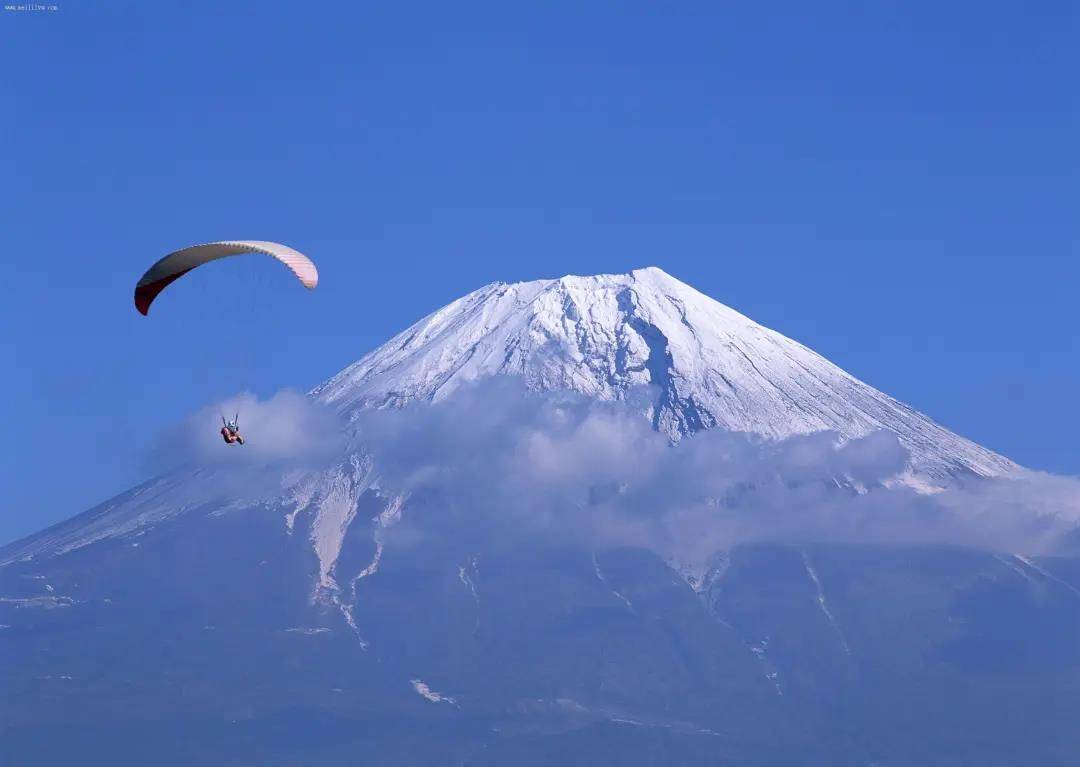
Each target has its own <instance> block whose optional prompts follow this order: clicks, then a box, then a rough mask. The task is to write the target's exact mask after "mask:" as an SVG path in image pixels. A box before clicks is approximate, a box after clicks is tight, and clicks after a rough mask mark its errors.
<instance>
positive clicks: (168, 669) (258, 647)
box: [0, 507, 1080, 765]
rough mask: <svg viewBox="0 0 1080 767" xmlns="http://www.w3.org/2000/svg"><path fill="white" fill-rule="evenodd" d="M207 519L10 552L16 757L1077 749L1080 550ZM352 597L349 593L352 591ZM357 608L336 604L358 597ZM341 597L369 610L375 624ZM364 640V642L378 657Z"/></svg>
mask: <svg viewBox="0 0 1080 767" xmlns="http://www.w3.org/2000/svg"><path fill="white" fill-rule="evenodd" d="M307 535H308V531H307V530H306V529H304V527H303V525H302V524H301V525H300V526H298V528H297V529H296V530H294V531H293V533H292V534H291V535H290V534H288V533H287V532H286V531H285V530H283V529H282V525H281V510H280V509H273V508H268V507H260V508H257V509H248V510H245V511H242V512H236V513H230V514H225V515H216V516H215V515H213V514H199V513H192V514H189V515H187V516H186V517H185V518H184V520H183V523H182V524H181V523H179V522H177V523H172V524H164V525H161V526H159V527H157V528H153V529H150V530H148V531H145V532H144V533H142V534H135V535H131V536H128V537H123V538H116V539H111V540H106V541H100V542H98V543H96V544H94V545H92V546H88V547H85V548H82V549H77V550H75V551H72V552H69V553H67V554H64V555H62V556H58V557H55V558H52V559H48V560H44V561H41V562H36V561H33V560H30V561H23V562H17V563H14V564H11V565H8V566H5V567H3V568H0V595H2V596H3V599H4V601H3V602H0V624H2V625H3V628H0V690H3V693H2V695H0V722H3V724H2V727H3V730H2V734H0V762H2V763H5V764H35V765H49V764H69V763H72V762H77V761H86V760H87V759H91V760H92V761H94V762H98V763H113V764H146V763H154V764H177V765H179V764H185V765H187V764H235V765H248V764H251V765H255V764H258V765H276V764H281V765H285V764H309V763H312V762H313V761H315V760H316V759H324V758H339V759H349V760H351V761H354V762H360V763H364V764H375V765H378V764H387V765H390V764H420V765H422V764H446V763H452V764H474V765H488V764H490V765H494V764H506V763H515V764H523V765H544V764H560V765H573V764H586V763H588V764H595V763H619V764H627V765H661V764H687V765H694V764H700V765H713V764H738V765H758V764H760V765H766V764H768V765H776V764H791V765H796V764H798V765H808V764H820V765H847V764H851V765H856V764H858V765H866V764H871V763H876V764H881V765H956V764H980V765H1013V764H1019V763H1024V764H1039V765H1059V764H1060V765H1066V764H1070V763H1072V757H1073V755H1075V753H1077V749H1078V748H1080V735H1078V734H1077V732H1076V729H1075V728H1074V727H1073V726H1072V723H1073V722H1074V721H1075V718H1076V716H1077V715H1078V714H1080V693H1078V692H1077V691H1078V690H1080V647H1078V646H1077V645H1076V643H1075V641H1073V640H1074V638H1075V636H1076V631H1077V627H1078V623H1080V591H1077V590H1076V589H1077V587H1078V586H1080V561H1077V560H1072V559H1056V560H1050V559H1042V560H1039V561H1038V562H1034V561H1029V560H1025V559H1021V558H1018V557H1012V556H1006V555H995V554H990V553H984V552H980V551H973V550H967V549H960V548H949V547H932V546H912V547H884V546H804V547H791V546H782V545H758V546H742V547H736V548H734V549H733V550H731V551H729V552H727V555H726V556H725V557H723V558H720V559H718V560H717V563H716V567H714V569H713V570H712V571H710V572H709V573H708V574H707V575H706V577H705V578H704V579H703V580H702V581H701V585H700V586H699V590H698V591H695V590H694V589H693V588H691V587H690V586H689V585H688V584H687V581H686V580H684V578H683V577H682V576H680V574H678V573H677V572H675V571H674V570H673V569H671V567H669V566H668V565H667V564H666V563H665V562H664V561H663V560H661V559H660V558H659V557H658V556H657V555H655V554H654V553H652V552H649V551H647V550H643V549H637V548H618V549H606V550H600V551H596V552H590V551H587V550H584V549H581V548H578V547H559V546H554V545H551V543H550V541H547V540H545V542H543V543H542V544H541V543H537V544H535V545H530V544H529V543H527V542H523V541H516V542H514V543H513V544H512V545H506V546H502V547H500V546H495V545H491V546H489V547H488V548H487V549H483V550H466V549H463V548H462V546H461V542H460V541H445V542H441V541H438V540H429V541H425V542H422V543H420V544H417V545H414V546H413V547H411V548H409V549H408V550H407V551H403V550H395V549H394V548H393V547H392V546H387V547H386V550H385V551H384V552H383V553H382V556H381V559H380V560H379V563H378V567H377V569H376V570H375V571H374V572H372V573H370V574H368V575H366V576H365V577H363V578H360V579H358V580H355V581H354V582H353V585H350V582H351V581H352V578H346V577H345V576H346V575H350V574H351V575H352V577H355V575H356V574H357V573H359V572H362V571H363V569H364V568H366V567H368V566H369V565H370V564H371V560H372V557H373V555H374V554H373V551H372V543H371V541H370V539H363V538H360V537H358V538H356V539H355V540H351V541H347V542H346V546H345V548H344V550H343V552H342V558H341V560H340V567H341V568H342V573H341V574H340V577H339V583H341V584H342V586H341V589H342V592H341V593H340V594H338V595H336V597H335V596H334V595H329V596H327V595H323V597H322V598H320V599H316V600H313V598H312V594H313V587H314V584H315V582H316V580H317V577H318V566H319V565H318V561H317V559H316V557H315V555H314V553H313V552H312V550H311V547H310V544H309V543H308V541H307ZM353 586H354V587H355V596H353V591H352V589H353ZM335 599H336V601H335ZM341 605H348V606H350V607H351V612H350V613H349V616H351V618H352V620H353V622H354V624H355V629H353V628H351V627H350V626H349V625H348V622H347V620H346V617H347V616H346V613H345V612H343V610H342V609H341ZM365 648H366V649H365Z"/></svg>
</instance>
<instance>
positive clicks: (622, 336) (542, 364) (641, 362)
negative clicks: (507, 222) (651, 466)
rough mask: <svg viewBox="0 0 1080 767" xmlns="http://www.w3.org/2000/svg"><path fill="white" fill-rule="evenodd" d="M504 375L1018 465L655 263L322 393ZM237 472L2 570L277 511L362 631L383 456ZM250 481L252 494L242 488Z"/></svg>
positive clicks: (674, 428)
mask: <svg viewBox="0 0 1080 767" xmlns="http://www.w3.org/2000/svg"><path fill="white" fill-rule="evenodd" d="M489 376H517V377H521V378H523V379H524V380H525V381H526V382H527V384H528V385H529V386H530V387H531V388H533V389H536V390H560V389H570V390H574V391H577V392H579V393H582V394H584V395H587V396H590V397H595V398H598V399H601V400H619V399H622V398H624V397H626V396H627V395H628V394H629V393H630V392H631V391H632V390H634V389H635V387H642V388H643V387H645V386H649V387H652V389H651V391H652V392H653V394H654V398H653V400H652V403H651V404H650V405H647V406H645V412H644V413H643V415H644V416H647V417H649V418H650V419H651V420H652V423H653V425H654V427H655V428H657V429H658V430H660V431H662V432H664V433H666V434H667V435H669V436H670V437H671V438H672V440H679V439H682V438H684V437H687V436H689V435H692V434H693V433H695V432H697V431H700V430H702V429H707V428H713V427H718V428H724V429H730V430H735V431H743V432H752V433H755V434H758V435H761V436H762V437H765V438H776V439H779V438H784V437H789V436H792V435H797V434H805V433H809V432H815V431H821V430H826V429H827V430H834V431H836V432H838V433H840V434H841V435H843V436H844V437H846V438H855V437H861V436H864V435H866V434H868V433H870V432H873V431H876V430H879V429H887V430H890V431H892V432H894V433H895V434H897V435H898V437H899V439H900V440H901V442H902V443H903V444H904V445H905V446H906V447H907V448H908V449H909V450H910V452H911V467H910V472H909V473H908V474H907V475H906V476H905V477H903V478H901V479H902V481H905V482H906V483H908V484H910V485H914V486H915V487H917V488H919V487H931V488H932V487H935V486H939V485H940V483H942V482H945V481H947V480H948V478H949V477H953V476H962V475H965V474H971V473H974V474H977V475H984V476H993V475H998V474H1005V473H1009V472H1012V471H1013V470H1015V469H1017V468H1018V467H1016V465H1015V464H1013V463H1012V462H1010V461H1009V460H1008V459H1006V458H1003V457H1001V456H999V455H996V454H995V453H992V452H990V451H989V450H986V449H984V448H982V447H980V446H978V445H976V444H974V443H972V442H970V441H968V440H966V439H963V438H962V437H959V436H957V435H955V434H953V433H952V432H950V431H948V430H946V429H944V428H943V427H941V426H939V425H938V424H936V423H934V422H933V421H931V420H930V419H929V418H927V417H926V416H924V415H922V414H920V413H918V412H916V411H915V410H912V409H911V408H909V407H907V406H906V405H904V404H902V403H900V402H897V401H896V400H894V399H892V398H891V397H888V396H886V395H885V394H882V393H881V392H879V391H877V390H876V389H874V388H872V387H870V386H868V385H867V384H864V383H862V382H861V381H859V380H857V379H855V378H853V377H852V376H850V375H849V374H847V373H846V372H844V371H843V370H841V369H840V368H838V367H836V366H835V365H833V364H832V363H830V362H829V361H828V360H826V359H824V358H822V357H821V356H820V355H818V354H816V353H815V352H813V351H811V350H810V349H807V348H806V347H805V346H802V345H801V344H799V343H796V342H795V341H792V340H791V339H789V338H786V337H784V336H782V335H780V334H779V333H776V332H774V331H772V330H769V329H768V328H765V327H762V326H761V325H758V324H757V323H755V322H753V321H752V320H750V319H748V318H747V317H744V316H743V315H741V314H739V313H738V312H736V311H734V310H732V309H729V308H728V307H726V306H723V305H722V304H720V303H717V302H716V301H714V300H713V299H711V298H708V297H707V296H704V295H702V294H701V293H699V292H697V291H696V290H694V289H693V288H691V287H689V286H687V285H685V284H683V283H681V282H679V281H678V280H676V279H674V278H672V277H670V276H669V275H667V274H665V273H664V272H662V271H661V270H659V269H656V268H649V269H641V270H637V271H634V272H631V273H630V274H623V275H600V276H595V277H563V278H562V279H558V280H540V281H535V282H524V283H517V284H513V285H507V284H504V283H494V284H492V285H489V286H487V287H484V288H481V289H480V290H477V291H475V292H473V293H470V294H469V295H467V296H465V297H464V298H461V299H459V300H457V301H455V302H453V303H451V304H450V305H448V306H446V307H444V308H442V309H440V310H439V311H437V312H435V313H434V314H431V315H430V316H428V317H426V318H425V319H423V320H421V321H420V322H418V323H416V324H415V325H413V326H412V327H411V328H409V329H408V330H406V331H405V332H404V333H402V334H400V335H398V336H397V337H395V338H393V339H391V340H390V341H389V342H388V343H386V344H384V345H383V346H381V347H380V348H378V349H376V350H375V351H373V352H371V353H370V354H368V355H367V356H366V357H364V358H363V359H361V360H360V361H359V362H357V363H355V364H354V365H351V366H349V367H348V368H346V369H345V370H343V371H342V372H341V373H339V374H338V375H337V376H335V377H333V378H331V379H330V380H329V381H327V382H326V383H324V384H323V385H321V386H319V387H318V388H316V389H315V390H314V391H313V392H312V396H313V397H314V398H316V399H317V400H319V401H321V402H323V403H326V404H328V405H330V406H332V407H334V408H336V409H337V410H338V411H339V412H340V413H341V414H342V415H343V416H344V417H346V418H347V419H355V417H357V416H358V415H359V414H360V413H361V412H362V411H363V410H365V409H368V408H393V407H400V406H404V405H406V404H408V403H410V402H414V401H420V402H423V401H435V400H439V399H442V398H445V397H447V396H448V395H449V394H450V393H451V392H453V391H454V389H455V388H456V387H458V386H460V385H461V384H462V383H465V382H467V381H472V380H477V379H481V378H485V377H489ZM374 447H375V449H376V450H377V446H374ZM248 471H249V472H253V471H256V470H255V469H254V468H252V469H249V470H248ZM259 471H262V470H259ZM234 472H235V469H229V468H228V467H225V466H222V467H216V468H200V469H188V470H182V471H177V472H174V473H173V474H170V475H167V476H165V477H162V478H160V479H157V480H153V481H151V482H148V483H146V484H145V485H143V486H141V487H139V488H136V489H134V490H132V491H130V492H129V493H126V494H123V495H121V496H119V497H117V498H115V499H113V500H112V501H109V502H107V503H106V504H102V506H100V507H97V508H95V509H93V510H91V511H89V512H87V513H85V514H83V515H80V516H77V517H75V518H73V519H71V520H68V521H67V522H63V523H61V524H59V525H56V526H54V527H52V528H49V529H48V530H45V531H42V532H41V533H39V534H37V535H35V536H31V537H30V538H27V539H24V540H22V541H18V542H16V543H14V544H11V545H10V546H7V547H4V548H3V549H0V565H3V564H4V563H9V562H13V561H18V560H20V559H24V558H27V557H30V558H37V557H47V556H53V555H57V554H63V553H65V552H68V551H73V550H76V549H80V548H82V547H85V546H87V545H90V544H93V543H95V542H97V541H100V540H105V539H118V538H119V539H127V538H132V539H134V538H137V537H138V536H140V535H142V534H143V532H144V531H145V530H147V529H148V528H151V527H154V526H156V525H158V524H161V523H163V522H167V521H169V520H172V519H175V518H177V517H179V516H181V515H182V514H185V513H187V512H189V511H195V510H199V509H201V510H205V511H207V512H208V513H212V514H222V513H225V512H227V511H234V510H243V509H260V508H265V509H272V510H276V511H277V512H279V513H281V514H282V516H283V526H284V529H285V531H286V532H287V533H288V534H289V535H294V534H295V533H296V532H297V531H298V530H304V531H305V533H306V536H307V537H308V538H309V539H310V544H311V548H312V550H313V552H314V554H315V556H316V557H317V560H318V575H317V580H316V583H315V586H314V594H315V596H316V597H318V598H320V599H323V600H327V601H329V602H331V603H333V604H335V605H337V606H338V607H339V608H340V609H341V610H342V612H343V614H344V615H345V616H346V618H347V619H348V622H349V624H350V625H351V626H353V627H354V629H355V624H354V622H353V618H352V615H351V613H350V612H349V609H350V608H349V604H350V602H349V599H350V597H349V593H348V590H349V588H352V587H355V584H356V579H358V578H363V577H366V575H367V574H370V573H371V572H374V570H375V568H377V567H378V562H379V556H380V554H381V543H380V542H379V530H380V529H381V528H384V527H388V526H390V525H393V524H394V523H395V521H396V519H397V517H398V515H399V514H400V513H401V505H402V503H403V499H402V498H400V497H397V496H395V495H394V494H393V493H391V492H388V493H386V494H383V492H382V491H381V490H380V486H379V485H380V478H379V476H378V472H377V467H376V466H375V461H374V459H373V457H372V456H371V455H369V454H368V453H367V452H364V451H363V450H361V449H360V448H358V447H356V444H355V443H354V446H353V447H352V448H350V449H346V450H345V451H344V452H343V454H342V455H341V456H340V458H337V459H335V460H333V461H331V462H330V464H329V465H328V466H324V467H322V468H319V469H317V470H307V469H305V470H299V469H297V470H293V471H290V472H288V473H286V474H285V475H284V476H281V475H280V474H277V473H275V472H274V471H273V470H272V469H271V468H269V467H268V468H267V469H266V470H265V473H266V476H261V475H260V476H259V477H258V478H257V481H256V478H254V477H251V476H246V475H245V477H246V478H245V479H243V480H242V481H241V480H238V479H237V478H236V477H234V476H232V474H233V473H234ZM237 482H240V484H242V485H243V486H244V487H245V492H244V493H241V494H236V493H233V492H232V491H231V488H233V487H234V486H235V485H236V483H237ZM252 488H257V490H255V489H252ZM365 498H369V499H371V500H370V503H369V504H368V505H367V506H364V502H363V499H365ZM361 506H364V509H365V510H363V511H361ZM358 517H359V518H358ZM357 523H359V524H364V525H368V526H370V528H371V534H370V536H369V537H370V538H371V540H372V541H373V542H374V543H375V544H377V548H376V549H375V553H374V555H373V556H374V559H373V560H372V561H371V562H370V564H367V565H366V568H365V569H363V570H362V571H361V572H360V573H359V574H356V573H350V574H349V575H350V577H352V580H349V578H348V577H346V576H345V575H344V574H342V573H339V572H338V560H339V558H340V556H341V551H342V547H343V544H344V541H345V538H346V534H347V532H348V531H349V530H350V529H351V528H353V526H354V525H355V524H357ZM132 545H136V542H133V543H132ZM350 584H351V586H350Z"/></svg>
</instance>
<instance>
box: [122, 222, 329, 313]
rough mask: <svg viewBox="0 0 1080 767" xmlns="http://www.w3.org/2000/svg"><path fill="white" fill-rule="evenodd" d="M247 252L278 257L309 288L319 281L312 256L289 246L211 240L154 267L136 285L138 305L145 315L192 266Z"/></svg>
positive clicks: (169, 257) (173, 253)
mask: <svg viewBox="0 0 1080 767" xmlns="http://www.w3.org/2000/svg"><path fill="white" fill-rule="evenodd" d="M245 253H262V254H265V255H267V256H272V257H273V258H276V259H277V260H278V261H280V262H281V263H283V264H285V266H287V267H289V269H290V270H291V271H292V273H293V274H295V275H296V278H297V279H298V280H300V282H301V283H303V285H304V287H306V288H308V289H313V288H314V287H315V286H316V285H318V284H319V271H318V269H316V268H315V264H314V263H312V261H311V259H310V258H308V257H307V256H305V255H304V254H303V253H301V252H299V251H297V250H293V249H292V248H290V247H288V246H287V245H282V244H280V243H277V242H265V241H263V240H230V241H226V242H211V243H207V244H206V245H193V246H192V247H190V248H184V249H182V250H177V251H174V252H172V253H170V254H169V255H167V256H165V257H164V258H163V259H161V260H160V261H158V262H157V263H156V264H154V265H153V266H151V267H150V268H149V269H148V270H147V271H146V274H144V275H143V276H142V278H141V279H140V280H139V282H138V284H137V285H136V286H135V308H136V309H138V310H139V312H140V313H141V314H144V315H145V314H146V313H147V312H149V311H150V304H151V303H153V301H154V299H155V298H157V295H158V294H159V293H160V292H161V291H163V290H164V289H165V288H167V287H168V286H169V285H170V284H172V283H173V282H175V281H176V280H178V279H180V278H181V277H183V276H184V275H185V274H187V273H188V272H190V271H191V270H192V269H194V268H196V267H198V266H202V265H203V264H205V263H207V262H209V261H216V260H217V259H219V258H225V257H227V256H239V255H243V254H245Z"/></svg>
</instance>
